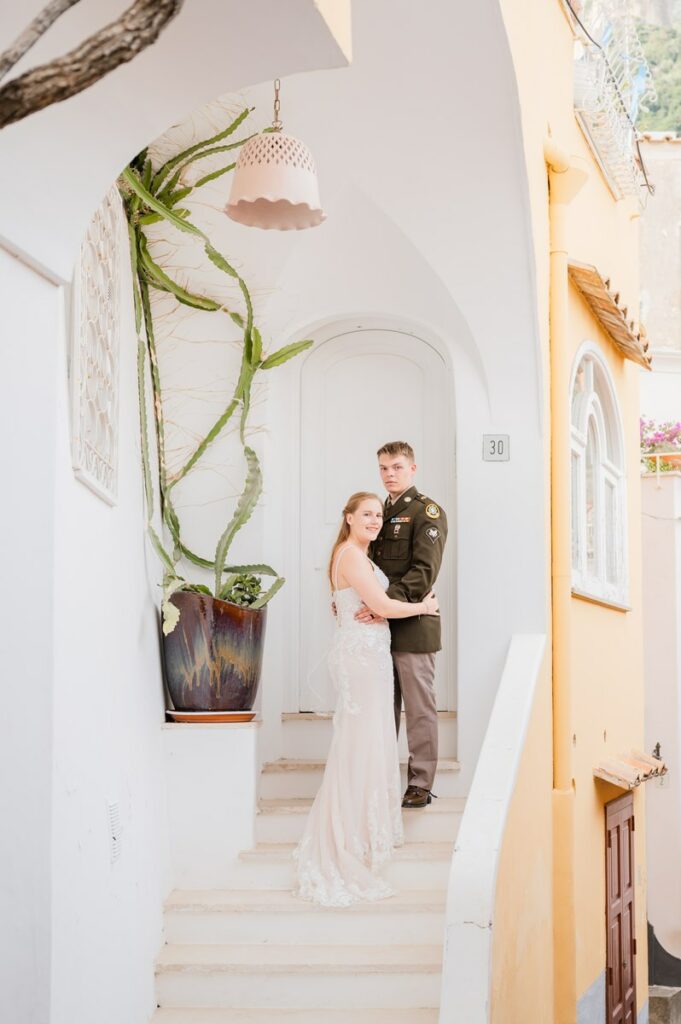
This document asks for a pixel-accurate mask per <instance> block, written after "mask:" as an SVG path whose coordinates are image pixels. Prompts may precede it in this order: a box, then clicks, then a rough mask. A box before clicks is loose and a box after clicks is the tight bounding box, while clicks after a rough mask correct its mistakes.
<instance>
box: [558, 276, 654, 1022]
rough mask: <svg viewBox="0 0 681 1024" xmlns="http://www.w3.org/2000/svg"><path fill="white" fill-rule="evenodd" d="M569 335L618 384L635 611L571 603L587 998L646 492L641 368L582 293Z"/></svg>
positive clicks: (639, 730) (632, 730)
mask: <svg viewBox="0 0 681 1024" xmlns="http://www.w3.org/2000/svg"><path fill="white" fill-rule="evenodd" d="M570 320H571V325H570V333H571V338H572V341H573V344H574V351H575V353H576V351H577V349H578V348H579V346H580V345H581V343H582V342H583V341H584V340H586V339H589V340H591V341H594V342H596V343H597V344H598V348H599V350H600V353H601V355H602V356H603V358H604V359H605V361H606V362H607V364H608V367H609V369H610V373H611V376H612V379H613V381H614V384H615V389H616V393H617V398H618V403H619V409H620V413H621V418H622V424H623V429H624V434H625V450H626V451H625V457H626V462H627V482H628V487H627V497H628V512H627V515H628V520H629V539H628V562H629V604H630V605H631V611H629V612H621V611H615V610H613V609H612V608H606V607H603V606H601V605H598V604H594V603H591V602H588V601H584V600H580V599H578V598H573V599H572V601H571V604H570V608H571V621H570V625H569V628H570V636H571V652H572V671H573V678H574V684H573V686H574V704H573V707H574V711H573V736H574V740H573V776H574V779H575V786H576V790H575V793H576V796H575V835H576V836H577V837H578V838H577V844H576V849H575V851H574V858H575V879H576V884H575V896H576V920H577V927H578V933H577V939H578V941H577V984H578V991H583V990H584V989H586V988H588V986H589V985H590V984H591V983H592V982H593V981H594V980H595V978H596V977H597V976H598V974H599V973H600V972H601V971H602V969H603V965H604V964H605V931H604V929H603V928H602V927H600V923H601V921H602V915H603V908H604V906H605V872H604V852H603V849H604V838H603V836H604V823H603V818H604V811H603V808H604V805H605V803H606V802H607V801H608V800H613V799H616V798H617V797H618V796H621V795H622V793H621V791H620V790H618V789H616V788H615V787H614V786H609V785H607V784H606V783H601V782H594V779H593V775H592V769H593V765H594V764H596V763H597V762H598V761H599V760H601V758H603V757H606V756H613V755H617V754H618V753H623V752H627V751H630V750H631V749H632V748H638V749H643V743H644V734H643V713H644V691H643V641H642V628H643V627H642V614H641V549H640V522H641V510H640V487H639V459H638V451H639V431H638V415H639V413H638V376H639V371H638V369H637V367H636V366H635V365H634V364H633V363H631V362H629V361H628V360H624V359H622V358H621V357H620V356H619V355H618V354H617V352H616V351H615V350H614V349H613V347H612V345H611V344H610V342H609V340H608V339H607V336H605V335H604V334H603V332H602V331H601V330H600V329H599V327H598V325H597V323H596V322H595V320H594V318H593V316H592V314H591V312H590V311H589V309H588V307H587V306H586V304H585V303H584V302H583V300H582V299H581V297H580V296H579V294H578V293H577V292H576V291H575V292H573V293H572V302H571V317H570ZM643 801H644V794H643V792H642V791H640V790H639V791H637V792H636V793H635V796H634V813H635V815H636V823H637V828H636V850H635V855H636V864H637V868H636V893H635V905H636V935H637V942H638V956H637V989H638V1004H639V1006H641V1005H642V1004H643V1003H645V1001H646V998H647V968H646V959H647V936H646V897H645V848H644V822H645V810H644V804H643Z"/></svg>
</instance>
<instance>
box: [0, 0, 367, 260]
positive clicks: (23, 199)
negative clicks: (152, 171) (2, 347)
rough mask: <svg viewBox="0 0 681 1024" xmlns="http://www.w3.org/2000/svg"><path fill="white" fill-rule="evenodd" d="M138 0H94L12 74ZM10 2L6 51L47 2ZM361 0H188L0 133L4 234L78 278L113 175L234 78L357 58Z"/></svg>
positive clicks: (4, 28)
mask: <svg viewBox="0 0 681 1024" xmlns="http://www.w3.org/2000/svg"><path fill="white" fill-rule="evenodd" d="M130 4H131V0H97V2H93V0H82V2H81V3H79V4H77V5H76V6H75V7H73V8H72V9H71V10H70V11H67V12H66V14H64V15H63V16H62V17H61V18H60V19H59V20H58V21H57V22H56V23H55V25H54V26H53V27H52V28H51V29H50V31H49V32H48V33H47V35H46V36H45V37H44V38H43V39H41V40H40V41H39V42H38V43H37V44H36V46H35V47H34V48H33V49H32V50H31V51H29V53H28V54H27V55H26V57H25V58H24V59H23V61H22V62H21V63H20V64H18V65H17V67H16V68H15V69H14V70H13V72H12V76H14V75H15V74H18V73H20V72H23V71H25V70H27V69H28V68H30V67H34V66H36V65H38V64H40V63H42V62H43V61H46V60H50V59H52V58H53V57H55V56H58V55H59V54H62V53H64V52H66V51H68V50H69V49H71V48H72V47H73V46H75V45H77V44H78V43H79V42H81V41H82V40H83V39H84V38H85V37H86V36H88V35H89V34H90V33H91V32H92V31H94V30H96V29H98V28H100V27H102V26H103V25H105V24H107V23H108V22H109V21H111V20H113V19H114V18H116V17H117V16H118V15H119V14H120V13H121V12H122V11H123V10H125V9H126V8H127V7H129V6H130ZM44 5H45V4H44V0H24V2H22V3H21V4H7V3H5V4H3V9H2V19H1V20H0V51H1V50H4V49H5V48H6V47H7V46H8V45H9V44H10V43H11V42H13V40H14V39H15V37H16V36H18V35H19V33H20V32H21V31H22V30H23V29H24V28H25V27H26V25H27V24H28V23H29V21H30V20H31V19H32V18H33V17H34V15H35V14H36V13H37V12H38V11H39V10H40V9H42V8H43V7H44ZM349 8H350V0H329V2H325V3H319V2H318V0H317V2H316V0H286V2H285V3H282V2H281V0H247V2H244V0H187V2H186V3H185V4H184V7H183V8H182V10H181V12H180V14H179V15H178V16H177V17H176V18H175V19H174V20H173V21H172V22H171V23H170V24H169V25H168V26H167V27H166V29H165V30H164V32H163V33H162V34H161V36H160V38H159V39H158V40H157V42H156V43H155V44H154V45H153V46H151V47H149V48H148V49H147V50H145V51H144V52H143V53H141V54H140V55H139V56H138V57H137V58H136V59H135V60H133V61H132V62H130V63H129V64H125V65H123V66H121V67H120V68H117V69H116V71H114V72H113V73H111V74H110V75H107V76H106V77H105V78H103V79H102V80H101V81H99V82H97V83H96V84H95V85H93V86H91V87H90V88H89V89H87V90H86V91H85V92H82V93H80V94H79V95H78V96H74V97H72V98H71V99H69V100H66V101H65V102H63V103H59V104H55V105H54V106H52V107H48V108H46V109H45V110H42V111H39V112H38V113H36V114H33V115H31V116H30V117H29V118H26V119H25V120H24V121H20V122H18V123H17V124H14V125H10V126H9V127H7V128H4V129H3V130H2V131H1V132H0V242H2V243H4V244H5V245H6V246H7V248H9V249H10V250H12V251H16V252H18V253H19V254H21V255H23V256H24V257H25V258H28V259H29V260H30V261H32V262H34V263H35V264H37V265H39V266H42V267H43V268H44V269H46V270H47V271H48V273H50V274H51V275H52V276H54V277H55V278H56V279H62V280H70V278H71V273H72V268H73V264H74V260H75V255H76V252H77V250H78V246H79V244H80V239H81V237H82V235H83V234H84V233H85V228H86V226H87V224H88V221H89V219H90V217H91V215H92V211H93V210H94V209H95V207H96V206H97V205H98V204H99V202H100V201H101V199H102V197H103V196H104V194H105V192H106V191H107V190H108V188H109V186H110V185H111V182H112V181H113V180H114V179H115V178H116V177H117V175H118V174H119V172H120V170H121V169H122V168H123V167H124V166H125V164H126V163H128V161H129V160H130V159H131V158H132V157H133V156H134V155H135V154H136V153H137V152H138V151H139V150H140V149H142V148H143V147H144V146H145V145H147V143H148V142H150V141H151V140H153V139H154V138H156V137H158V136H159V135H161V134H162V133H163V132H164V131H166V129H167V128H168V127H169V125H171V124H173V123H175V122H177V121H182V120H184V119H185V118H187V117H188V116H189V115H190V114H191V112H192V111H193V110H195V109H196V108H197V107H198V106H200V105H201V104H203V103H207V102H209V101H210V100H211V99H212V98H214V97H215V96H218V95H221V94H223V93H225V92H227V91H229V90H231V89H239V88H243V87H244V86H246V85H248V84H250V83H254V82H259V81H262V80H263V79H269V78H272V77H274V76H275V75H280V76H284V75H287V74H291V73H292V72H294V71H306V70H309V69H311V68H329V67H337V66H338V65H342V64H345V63H346V59H347V57H346V55H345V54H344V53H343V52H342V50H341V47H340V45H339V43H338V42H337V41H336V38H335V37H334V34H333V32H332V31H331V29H330V28H329V24H328V23H327V20H326V14H325V13H324V12H326V11H328V12H329V18H330V20H332V23H333V25H334V27H336V29H337V30H339V31H338V35H339V36H340V37H341V38H343V37H344V35H345V30H346V29H347V24H345V23H346V22H347V21H348V20H349Z"/></svg>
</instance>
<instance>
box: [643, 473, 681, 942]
mask: <svg viewBox="0 0 681 1024" xmlns="http://www.w3.org/2000/svg"><path fill="white" fill-rule="evenodd" d="M659 484H660V486H658V481H657V480H656V479H655V477H654V476H646V477H644V478H643V480H642V487H643V612H644V630H645V633H644V636H645V690H646V705H645V729H646V732H645V735H646V750H652V749H653V747H654V746H655V744H656V743H660V745H661V752H662V757H663V758H664V759H665V761H666V762H667V764H668V765H669V766H670V773H669V775H668V776H667V777H666V778H664V779H661V780H659V781H657V782H653V783H650V784H649V785H648V787H647V790H646V829H647V833H646V837H647V856H648V920H649V921H650V923H651V924H652V926H653V928H654V929H655V934H656V936H657V938H658V940H659V941H660V942H661V943H662V945H663V946H664V948H665V949H666V950H667V951H668V952H669V953H671V954H673V955H674V956H676V957H680V958H681V885H679V862H680V861H681V780H680V779H679V772H678V766H679V757H680V755H681V473H665V474H662V475H661V479H660V481H659Z"/></svg>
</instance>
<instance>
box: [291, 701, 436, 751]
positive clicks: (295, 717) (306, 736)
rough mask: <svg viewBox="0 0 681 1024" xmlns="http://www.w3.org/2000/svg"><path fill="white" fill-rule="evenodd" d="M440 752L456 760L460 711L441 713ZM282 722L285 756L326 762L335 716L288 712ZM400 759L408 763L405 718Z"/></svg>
mask: <svg viewBox="0 0 681 1024" xmlns="http://www.w3.org/2000/svg"><path fill="white" fill-rule="evenodd" d="M437 717H438V734H439V750H440V755H441V756H442V757H443V758H455V757H456V711H438V713H437ZM281 720H282V754H283V756H284V757H287V758H296V757H305V758H319V759H324V758H326V754H327V751H328V749H329V744H330V742H331V735H332V733H333V713H332V712H330V711H328V712H326V711H325V712H321V711H295V712H294V711H286V712H284V713H283V714H282V716H281ZM398 747H399V752H400V758H401V759H402V760H406V758H407V756H408V751H407V730H406V728H405V726H404V714H403V715H402V728H401V729H400V735H399V740H398Z"/></svg>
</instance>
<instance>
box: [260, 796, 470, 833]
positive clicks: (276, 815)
mask: <svg viewBox="0 0 681 1024" xmlns="http://www.w3.org/2000/svg"><path fill="white" fill-rule="evenodd" d="M465 803H466V801H465V800H464V799H463V798H462V797H450V798H440V799H437V800H433V801H432V803H431V804H429V805H428V806H427V807H421V808H417V809H416V808H415V809H411V810H410V809H409V808H405V809H404V810H403V811H402V821H403V824H404V835H405V839H406V841H407V842H415V843H419V842H420V843H427V842H438V841H442V842H446V841H447V840H451V841H452V842H454V840H455V839H456V834H457V832H458V829H459V824H460V822H461V815H462V814H463V810H464V807H465ZM311 807H312V800H311V799H310V798H305V797H293V798H288V799H286V798H279V799H274V800H261V801H260V805H259V810H258V816H257V818H256V821H255V835H256V840H257V841H258V842H262V843H275V842H298V841H299V840H300V838H301V836H302V834H303V830H304V828H305V823H306V821H307V816H308V814H309V813H310V808H311Z"/></svg>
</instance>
